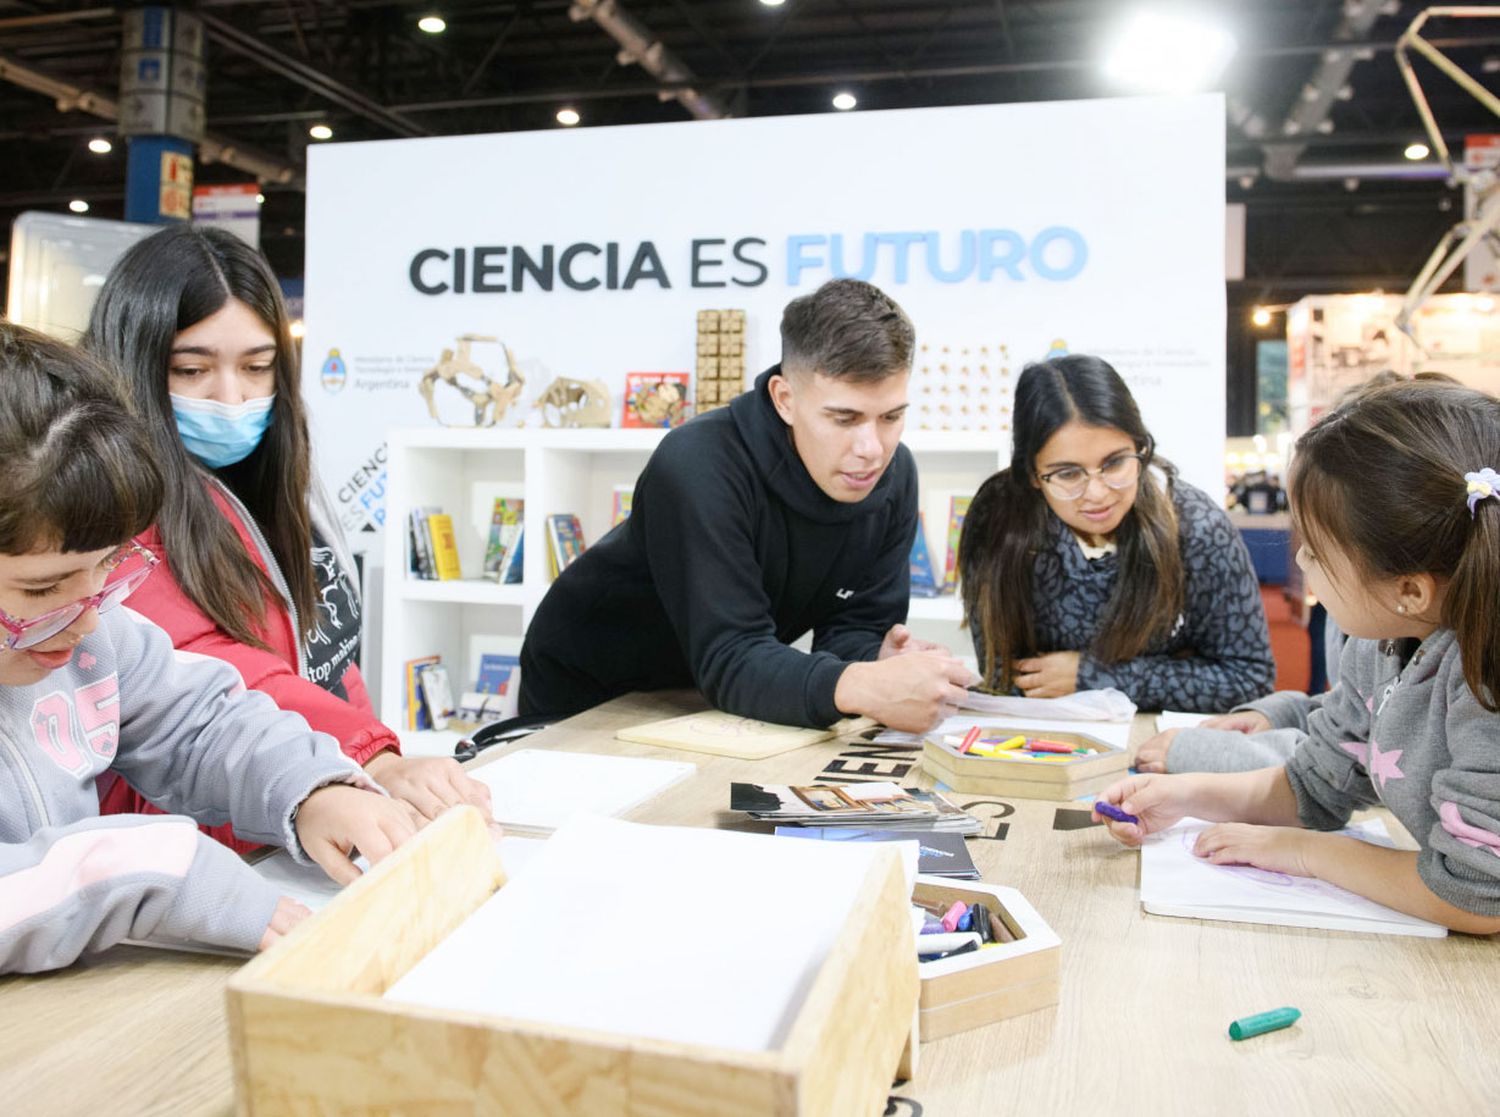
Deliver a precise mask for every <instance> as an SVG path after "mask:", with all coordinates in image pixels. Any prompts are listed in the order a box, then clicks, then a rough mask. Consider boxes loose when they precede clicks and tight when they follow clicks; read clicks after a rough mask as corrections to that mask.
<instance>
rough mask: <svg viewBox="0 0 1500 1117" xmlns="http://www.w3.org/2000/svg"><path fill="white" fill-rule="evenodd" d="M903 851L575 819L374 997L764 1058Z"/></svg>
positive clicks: (852, 1007) (855, 1008) (898, 846)
mask: <svg viewBox="0 0 1500 1117" xmlns="http://www.w3.org/2000/svg"><path fill="white" fill-rule="evenodd" d="M906 846H910V847H911V848H910V850H909V851H907V850H906V849H905V847H906ZM907 852H909V858H908V860H909V862H910V863H911V864H912V865H913V866H914V863H915V861H916V843H915V842H908V843H899V842H898V843H894V844H892V845H885V844H861V843H854V842H789V841H786V840H785V839H782V838H775V837H771V836H770V835H760V834H740V833H734V832H732V831H725V830H705V829H700V828H686V827H676V826H646V825H641V824H638V823H630V822H621V821H619V820H618V819H602V818H579V819H576V820H574V821H573V822H571V823H569V824H568V825H567V826H564V827H562V828H560V829H559V830H558V831H557V833H556V834H554V835H553V836H552V838H551V839H550V840H549V841H548V842H547V843H546V845H545V847H544V848H543V850H542V852H541V854H540V855H539V856H538V857H537V859H536V861H535V862H534V863H533V864H532V866H531V868H530V869H529V870H528V871H527V872H526V873H525V874H524V875H523V876H522V877H520V878H519V879H517V880H515V881H511V882H509V883H507V884H506V885H505V886H504V887H503V888H501V889H500V890H499V891H498V892H496V893H495V895H494V896H492V897H491V898H490V899H489V900H487V901H486V902H485V903H484V904H482V905H481V906H480V907H479V908H477V909H476V910H475V911H474V912H473V914H471V915H470V916H469V917H468V918H467V919H466V920H465V921H464V922H463V923H462V924H460V925H459V926H458V927H457V928H456V929H455V930H454V931H453V932H452V933H451V934H450V935H448V937H447V938H445V939H444V940H443V941H442V942H440V943H438V944H437V946H435V947H434V948H433V949H432V950H431V951H429V952H428V953H427V954H426V956H425V957H423V958H422V959H421V960H420V961H419V962H417V964H416V965H415V966H413V967H412V968H411V969H410V970H409V971H407V973H406V974H404V975H403V976H402V977H401V978H400V979H399V980H398V981H397V982H396V983H395V984H394V985H392V986H391V988H390V989H389V990H388V991H387V992H386V994H385V996H386V998H387V999H388V1000H393V1001H401V1002H404V1003H407V1004H415V1005H426V1006H429V1007H432V1008H438V1009H444V1010H449V1011H452V1010H458V1011H463V1012H479V1013H484V1014H485V1015H487V1016H504V1017H510V1018H514V1019H520V1020H529V1021H541V1022H548V1023H554V1024H558V1025H562V1026H565V1027H583V1028H589V1029H591V1030H593V1031H596V1032H599V1033H606V1032H609V1033H618V1034H620V1035H623V1036H645V1037H651V1038H654V1039H664V1040H669V1041H675V1042H679V1043H690V1044H694V1045H706V1046H709V1047H727V1048H733V1049H736V1050H749V1051H765V1050H768V1049H771V1048H775V1047H777V1046H779V1045H781V1044H782V1043H783V1042H784V1041H785V1039H786V1036H787V1034H788V1033H789V1031H790V1028H791V1024H792V1022H793V1021H794V1020H795V1019H796V1017H797V1013H798V1010H799V1009H800V1007H801V1005H802V1003H803V1001H804V1000H805V998H806V996H807V993H808V991H809V990H810V989H811V988H812V984H813V981H814V979H816V977H817V976H818V973H819V970H820V968H821V967H822V965H823V962H824V960H825V959H826V958H827V956H828V953H829V951H830V950H831V949H832V948H833V946H834V944H835V943H836V942H837V941H838V938H839V936H840V934H841V933H842V931H843V930H844V928H845V925H846V924H847V922H848V920H849V917H850V912H851V910H852V909H853V907H854V906H855V903H856V901H857V899H858V897H859V895H860V892H861V890H862V888H863V887H864V882H865V879H866V875H867V873H868V872H869V871H870V869H871V868H872V866H873V865H874V864H875V863H877V862H878V861H884V860H886V859H889V858H891V857H892V856H893V854H894V855H900V854H902V853H907ZM908 879H910V877H908ZM839 1010H840V1011H847V1012H849V1013H851V1014H855V1015H857V1014H858V1013H859V1012H860V1010H861V1006H859V1005H857V1004H849V1005H840V1006H839ZM684 1096H686V1095H684ZM668 1108H670V1106H669V1107H668Z"/></svg>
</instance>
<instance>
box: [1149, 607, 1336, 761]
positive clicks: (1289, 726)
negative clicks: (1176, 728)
mask: <svg viewBox="0 0 1500 1117" xmlns="http://www.w3.org/2000/svg"><path fill="white" fill-rule="evenodd" d="M1347 639H1348V637H1346V636H1345V635H1344V633H1343V631H1342V630H1341V629H1340V628H1339V626H1338V624H1337V623H1336V622H1335V621H1334V619H1333V618H1332V617H1329V618H1328V619H1327V621H1326V622H1325V627H1324V629H1323V655H1324V657H1325V658H1324V662H1325V663H1327V664H1328V670H1329V671H1330V672H1334V673H1336V672H1337V671H1338V665H1339V657H1340V656H1341V655H1342V654H1343V650H1344V642H1345V640H1347ZM1335 681H1337V680H1336V679H1335ZM1325 697H1327V692H1326V691H1325V692H1324V693H1323V694H1303V693H1302V692H1301V691H1300V690H1278V691H1277V692H1276V693H1275V694H1268V695H1266V696H1265V697H1264V698H1257V699H1256V700H1255V701H1254V702H1246V703H1244V704H1242V705H1239V706H1236V707H1235V708H1234V709H1233V710H1232V711H1231V712H1232V713H1239V712H1240V711H1242V710H1254V711H1256V712H1257V713H1261V714H1264V715H1265V717H1266V720H1267V721H1269V722H1270V723H1271V728H1270V729H1269V730H1266V731H1265V732H1262V733H1240V732H1238V731H1237V730H1233V729H1203V728H1196V729H1183V730H1181V731H1180V732H1178V734H1177V736H1175V737H1173V738H1172V747H1171V748H1169V749H1168V750H1167V771H1169V772H1253V771H1255V769H1257V768H1273V767H1275V766H1276V765H1278V764H1285V763H1286V760H1287V757H1289V756H1291V755H1292V753H1294V752H1296V751H1297V745H1298V744H1299V743H1300V742H1301V741H1302V739H1303V738H1304V737H1305V736H1307V719H1308V718H1309V717H1310V716H1312V712H1313V711H1314V710H1316V709H1317V708H1318V707H1319V706H1321V705H1322V704H1323V700H1324V698H1325Z"/></svg>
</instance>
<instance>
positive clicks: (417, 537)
mask: <svg viewBox="0 0 1500 1117" xmlns="http://www.w3.org/2000/svg"><path fill="white" fill-rule="evenodd" d="M439 511H441V509H438V508H428V507H425V506H424V507H419V508H413V509H412V510H411V515H410V516H409V517H408V523H407V534H408V538H409V539H410V542H411V562H410V563H409V565H408V570H410V572H411V574H412V576H413V577H416V578H421V579H423V580H426V581H430V580H432V579H433V578H436V577H437V567H436V566H434V565H433V560H432V527H431V525H430V524H428V522H427V518H428V517H429V516H432V515H435V514H436V513H437V512H439Z"/></svg>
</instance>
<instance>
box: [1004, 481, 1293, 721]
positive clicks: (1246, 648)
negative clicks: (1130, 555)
mask: <svg viewBox="0 0 1500 1117" xmlns="http://www.w3.org/2000/svg"><path fill="white" fill-rule="evenodd" d="M1173 503H1174V504H1175V505H1176V508H1177V517H1178V523H1179V533H1178V543H1179V546H1180V547H1181V549H1182V564H1183V573H1184V575H1185V581H1186V585H1185V590H1184V600H1183V612H1182V615H1181V616H1180V617H1179V618H1178V622H1177V625H1176V626H1175V627H1174V629H1173V630H1172V632H1171V634H1170V635H1168V636H1167V637H1166V638H1165V639H1161V640H1158V641H1157V642H1156V643H1155V644H1153V645H1152V646H1151V647H1149V648H1148V649H1147V650H1146V652H1145V654H1143V655H1140V656H1137V657H1136V658H1134V659H1129V660H1125V661H1123V662H1120V663H1101V662H1100V661H1099V660H1097V659H1095V658H1094V657H1093V656H1091V655H1088V654H1085V655H1084V656H1083V657H1082V659H1081V660H1080V662H1079V665H1078V689H1079V690H1093V689H1097V688H1102V687H1114V688H1115V689H1117V690H1121V691H1124V692H1125V693H1126V694H1128V695H1129V696H1130V700H1131V701H1132V702H1134V703H1135V704H1136V705H1137V706H1138V707H1140V708H1141V709H1143V710H1162V709H1171V710H1188V711H1204V712H1218V711H1221V710H1228V709H1230V708H1231V707H1233V706H1236V705H1238V704H1240V703H1241V702H1248V701H1250V700H1251V699H1253V698H1259V697H1260V696H1261V695H1263V694H1267V693H1269V692H1270V690H1271V688H1272V686H1273V685H1274V683H1275V679H1276V666H1275V663H1274V662H1273V661H1272V659H1271V637H1270V633H1269V632H1268V631H1267V629H1266V613H1265V608H1264V606H1262V604H1261V600H1260V586H1259V584H1258V583H1257V582H1256V579H1255V571H1254V570H1253V568H1252V567H1251V565H1250V552H1249V551H1248V550H1246V548H1245V543H1244V541H1243V540H1242V539H1241V538H1240V534H1239V532H1238V531H1236V530H1235V528H1234V525H1233V524H1232V523H1230V522H1229V516H1228V515H1227V514H1226V513H1225V512H1224V510H1223V509H1222V508H1220V507H1219V506H1218V505H1217V504H1215V503H1214V502H1213V501H1212V500H1210V499H1209V497H1208V496H1207V494H1205V493H1204V492H1202V490H1200V489H1195V488H1194V487H1193V486H1192V485H1189V484H1187V483H1186V482H1184V481H1181V480H1179V481H1178V482H1177V484H1176V485H1175V487H1174V492H1173ZM1049 523H1050V525H1051V528H1052V537H1051V539H1050V540H1048V542H1047V545H1045V546H1044V547H1043V548H1042V550H1041V551H1040V552H1039V553H1038V554H1037V557H1036V566H1035V567H1034V569H1033V572H1032V593H1033V597H1034V599H1035V610H1036V620H1035V623H1036V633H1037V640H1038V642H1039V646H1040V647H1041V648H1042V649H1045V650H1046V651H1071V650H1082V649H1085V648H1087V647H1088V646H1089V645H1090V644H1091V643H1092V642H1093V640H1094V637H1095V635H1096V634H1097V633H1098V631H1099V621H1100V618H1101V617H1102V616H1103V614H1104V608H1105V605H1106V604H1107V603H1108V601H1109V595H1110V594H1111V593H1112V592H1113V590H1114V587H1115V579H1116V577H1117V576H1118V574H1119V560H1118V556H1116V555H1114V554H1108V555H1105V556H1104V557H1103V558H1098V559H1088V558H1085V557H1084V554H1083V549H1082V548H1081V547H1080V546H1079V544H1078V538H1077V536H1075V535H1074V534H1073V532H1072V530H1071V529H1070V528H1069V527H1068V526H1067V525H1066V524H1064V523H1063V522H1062V521H1061V520H1059V519H1058V518H1057V517H1056V516H1052V517H1050V518H1049ZM975 646H976V649H978V651H979V655H980V656H981V658H982V657H983V645H982V644H981V643H980V642H979V640H978V639H977V638H976V641H975Z"/></svg>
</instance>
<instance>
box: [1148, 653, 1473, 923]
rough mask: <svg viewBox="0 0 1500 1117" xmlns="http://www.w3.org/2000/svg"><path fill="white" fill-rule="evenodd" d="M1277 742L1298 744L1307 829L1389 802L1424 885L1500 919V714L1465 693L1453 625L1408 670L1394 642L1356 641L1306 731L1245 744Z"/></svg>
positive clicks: (1300, 801) (1297, 771) (1292, 764)
mask: <svg viewBox="0 0 1500 1117" xmlns="http://www.w3.org/2000/svg"><path fill="white" fill-rule="evenodd" d="M1408 646H1409V643H1408ZM1191 732H1193V733H1195V734H1196V733H1199V732H1202V731H1201V730H1192V731H1191ZM1209 732H1213V731H1209ZM1272 734H1294V735H1296V736H1297V737H1298V742H1297V747H1296V751H1295V752H1294V753H1293V754H1292V757H1291V759H1290V760H1288V761H1287V762H1286V774H1287V778H1288V779H1289V780H1290V781H1291V784H1292V790H1293V792H1295V794H1296V796H1297V813H1298V814H1299V815H1300V816H1301V819H1302V824H1303V825H1304V826H1306V827H1308V828H1310V829H1314V830H1336V829H1338V828H1339V827H1341V826H1343V825H1345V823H1347V822H1348V820H1349V816H1350V814H1351V813H1352V812H1353V811H1355V810H1356V809H1358V808H1361V807H1370V806H1375V805H1376V804H1384V805H1385V806H1387V807H1389V808H1390V810H1391V813H1392V814H1394V815H1395V816H1396V817H1397V818H1398V819H1399V820H1400V821H1401V824H1402V825H1403V826H1405V827H1406V829H1407V831H1408V832H1409V833H1410V834H1411V836H1412V837H1413V838H1415V839H1416V840H1417V842H1418V844H1419V845H1420V846H1421V847H1422V850H1421V854H1420V855H1419V857H1418V861H1417V870H1418V872H1419V873H1420V874H1421V876H1422V880H1423V882H1424V883H1425V884H1426V885H1427V887H1428V888H1430V889H1431V890H1432V891H1433V892H1434V893H1435V894H1436V895H1437V896H1439V897H1441V898H1442V899H1444V900H1446V901H1448V903H1450V904H1452V905H1453V906H1454V907H1458V908H1463V909H1464V910H1465V911H1471V912H1474V913H1475V914H1477V915H1500V714H1495V713H1491V712H1490V711H1488V710H1486V709H1485V708H1484V707H1483V706H1481V705H1480V704H1479V702H1478V701H1477V700H1476V699H1475V698H1474V694H1473V692H1472V691H1470V690H1469V686H1468V684H1467V683H1466V682H1465V681H1464V672H1463V663H1462V662H1461V660H1460V657H1459V651H1458V640H1457V637H1456V636H1455V634H1454V632H1453V630H1452V629H1449V628H1441V629H1438V631H1436V632H1434V633H1433V634H1432V635H1431V636H1429V637H1428V638H1427V639H1426V640H1424V641H1422V643H1421V645H1420V646H1419V647H1417V648H1416V650H1415V651H1414V652H1412V653H1411V657H1410V659H1407V660H1406V661H1405V663H1404V664H1403V660H1402V656H1401V654H1400V642H1398V641H1389V640H1354V639H1351V640H1350V641H1349V642H1348V643H1347V644H1345V645H1344V651H1343V654H1342V656H1341V657H1340V661H1339V680H1338V684H1337V685H1336V686H1335V687H1334V688H1333V690H1331V691H1329V692H1328V693H1327V694H1325V695H1323V696H1322V702H1321V704H1319V705H1318V706H1316V707H1315V708H1312V709H1311V712H1309V713H1307V715H1306V732H1305V733H1303V732H1302V731H1300V730H1297V729H1277V730H1272V731H1271V734H1254V735H1252V736H1251V737H1250V740H1252V741H1253V740H1255V739H1256V738H1258V737H1268V736H1271V735H1272ZM1183 735H1186V731H1185V733H1184V734H1183ZM1233 736H1236V737H1241V738H1242V739H1243V736H1244V735H1243V734H1233ZM1180 739H1181V737H1179V740H1180ZM1176 751H1177V746H1176V744H1175V743H1174V745H1173V747H1172V752H1173V753H1175V752H1176Z"/></svg>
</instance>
